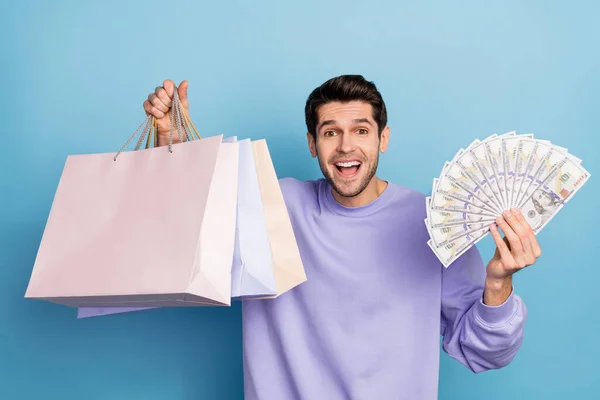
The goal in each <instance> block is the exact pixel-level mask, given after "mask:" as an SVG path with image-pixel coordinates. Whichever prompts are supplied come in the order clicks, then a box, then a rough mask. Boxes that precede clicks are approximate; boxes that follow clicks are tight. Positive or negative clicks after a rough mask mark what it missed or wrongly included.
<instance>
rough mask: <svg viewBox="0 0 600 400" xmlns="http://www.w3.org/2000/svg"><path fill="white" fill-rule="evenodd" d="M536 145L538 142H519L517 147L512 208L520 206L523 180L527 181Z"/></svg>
mask: <svg viewBox="0 0 600 400" xmlns="http://www.w3.org/2000/svg"><path fill="white" fill-rule="evenodd" d="M536 143H537V141H535V140H519V144H518V145H517V154H516V160H515V177H514V180H513V185H512V190H511V197H512V199H511V207H517V206H518V197H519V193H520V191H521V189H522V187H523V180H524V179H525V174H526V172H527V169H528V167H529V164H530V163H531V162H532V161H531V157H532V154H533V151H534V146H535V144H536Z"/></svg>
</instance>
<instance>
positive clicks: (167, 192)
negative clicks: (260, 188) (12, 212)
mask: <svg viewBox="0 0 600 400" xmlns="http://www.w3.org/2000/svg"><path fill="white" fill-rule="evenodd" d="M175 117H178V118H179V119H177V118H175ZM177 120H185V121H188V123H186V124H183V125H181V126H174V125H176V124H173V123H170V122H169V133H168V145H167V146H164V147H157V148H150V144H151V142H152V141H153V140H154V141H157V140H158V139H157V138H158V136H159V135H161V134H162V135H163V136H164V131H163V132H162V133H161V132H157V131H159V129H157V128H159V125H158V123H159V122H160V121H155V122H154V123H153V117H152V116H148V118H147V119H146V121H145V122H144V124H142V125H141V126H140V128H139V129H138V131H140V130H141V132H142V135H141V136H140V138H139V139H138V142H137V145H136V149H139V148H140V147H141V146H142V145H143V143H144V141H145V142H146V146H147V147H148V148H147V149H143V150H139V151H131V152H123V151H120V152H118V153H117V154H114V153H105V154H87V155H75V156H69V157H68V158H67V161H66V163H65V167H64V170H63V174H62V176H61V179H60V182H59V185H58V188H57V191H56V195H55V198H54V202H53V205H52V209H51V211H50V215H49V217H48V222H47V225H46V228H45V231H44V235H43V237H42V241H41V243H40V247H39V250H38V254H37V257H36V261H35V265H34V268H33V272H32V275H31V279H30V282H29V286H28V288H27V292H26V297H28V298H37V299H44V300H48V301H52V302H55V303H60V304H65V305H68V306H73V307H86V306H87V307H92V306H93V307H115V306H119V307H121V306H122V307H125V306H126V307H155V306H190V305H207V304H209V305H229V304H230V302H231V300H230V299H231V275H230V274H231V260H232V256H233V248H234V235H235V220H236V199H237V176H238V146H239V145H238V144H237V143H222V141H221V139H222V137H221V136H215V137H211V138H207V139H199V138H198V137H195V134H196V130H195V128H194V126H193V124H192V123H191V121H190V120H189V117H188V116H187V114H186V112H185V110H184V109H183V107H182V105H181V102H180V100H179V96H178V93H177V90H176V89H175V92H174V96H173V107H172V108H171V112H170V121H174V122H175V121H177ZM163 122H164V121H163ZM174 133H175V135H176V136H177V137H178V138H179V140H177V139H175V140H174ZM153 135H154V137H153ZM134 136H135V135H134ZM134 136H132V137H131V138H130V139H129V141H128V142H127V144H126V145H128V144H129V143H130V142H131V141H132V140H133V137H134ZM163 139H164V137H163ZM193 139H195V140H193ZM125 147H126V146H124V148H125ZM124 148H122V149H121V150H123V149H124Z"/></svg>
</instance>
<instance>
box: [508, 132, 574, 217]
mask: <svg viewBox="0 0 600 400" xmlns="http://www.w3.org/2000/svg"><path fill="white" fill-rule="evenodd" d="M565 158H567V155H566V154H564V153H563V152H562V151H560V150H559V149H557V148H555V147H554V146H553V145H552V144H550V143H549V142H543V141H539V142H538V145H537V147H536V151H535V152H534V153H533V155H532V159H533V162H532V163H531V166H530V168H531V169H530V170H528V171H527V174H526V175H525V181H524V183H523V189H522V192H521V193H520V198H519V199H518V202H519V203H518V207H520V206H521V205H522V204H523V202H524V201H525V200H526V199H527V198H529V197H530V196H531V194H532V193H533V190H534V189H535V186H536V183H537V184H539V183H540V182H542V181H544V180H545V179H546V178H547V177H548V175H549V174H550V173H551V172H552V170H553V169H554V168H555V167H556V165H558V164H559V163H560V162H561V161H563V160H564V159H565Z"/></svg>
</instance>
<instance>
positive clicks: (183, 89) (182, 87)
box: [177, 81, 189, 110]
mask: <svg viewBox="0 0 600 400" xmlns="http://www.w3.org/2000/svg"><path fill="white" fill-rule="evenodd" d="M187 89H188V81H181V83H180V84H179V88H178V89H177V93H178V94H179V100H181V105H182V106H183V108H185V109H186V110H188V109H189V104H188V96H187Z"/></svg>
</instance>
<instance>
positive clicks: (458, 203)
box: [429, 178, 489, 214]
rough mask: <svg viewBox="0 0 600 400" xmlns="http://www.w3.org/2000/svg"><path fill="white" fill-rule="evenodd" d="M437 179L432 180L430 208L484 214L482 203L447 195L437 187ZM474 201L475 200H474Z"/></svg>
mask: <svg viewBox="0 0 600 400" xmlns="http://www.w3.org/2000/svg"><path fill="white" fill-rule="evenodd" d="M437 182H438V179H437V178H436V179H434V180H433V188H432V192H431V196H430V202H429V206H430V207H431V209H432V210H440V211H463V212H470V213H475V214H486V213H489V212H487V211H486V210H485V209H484V208H483V206H484V204H483V203H475V202H473V201H471V200H462V199H459V198H456V197H448V196H446V195H444V194H442V193H440V192H438V191H437V190H436V189H437V186H438V185H437ZM475 201H476V200H475Z"/></svg>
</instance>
